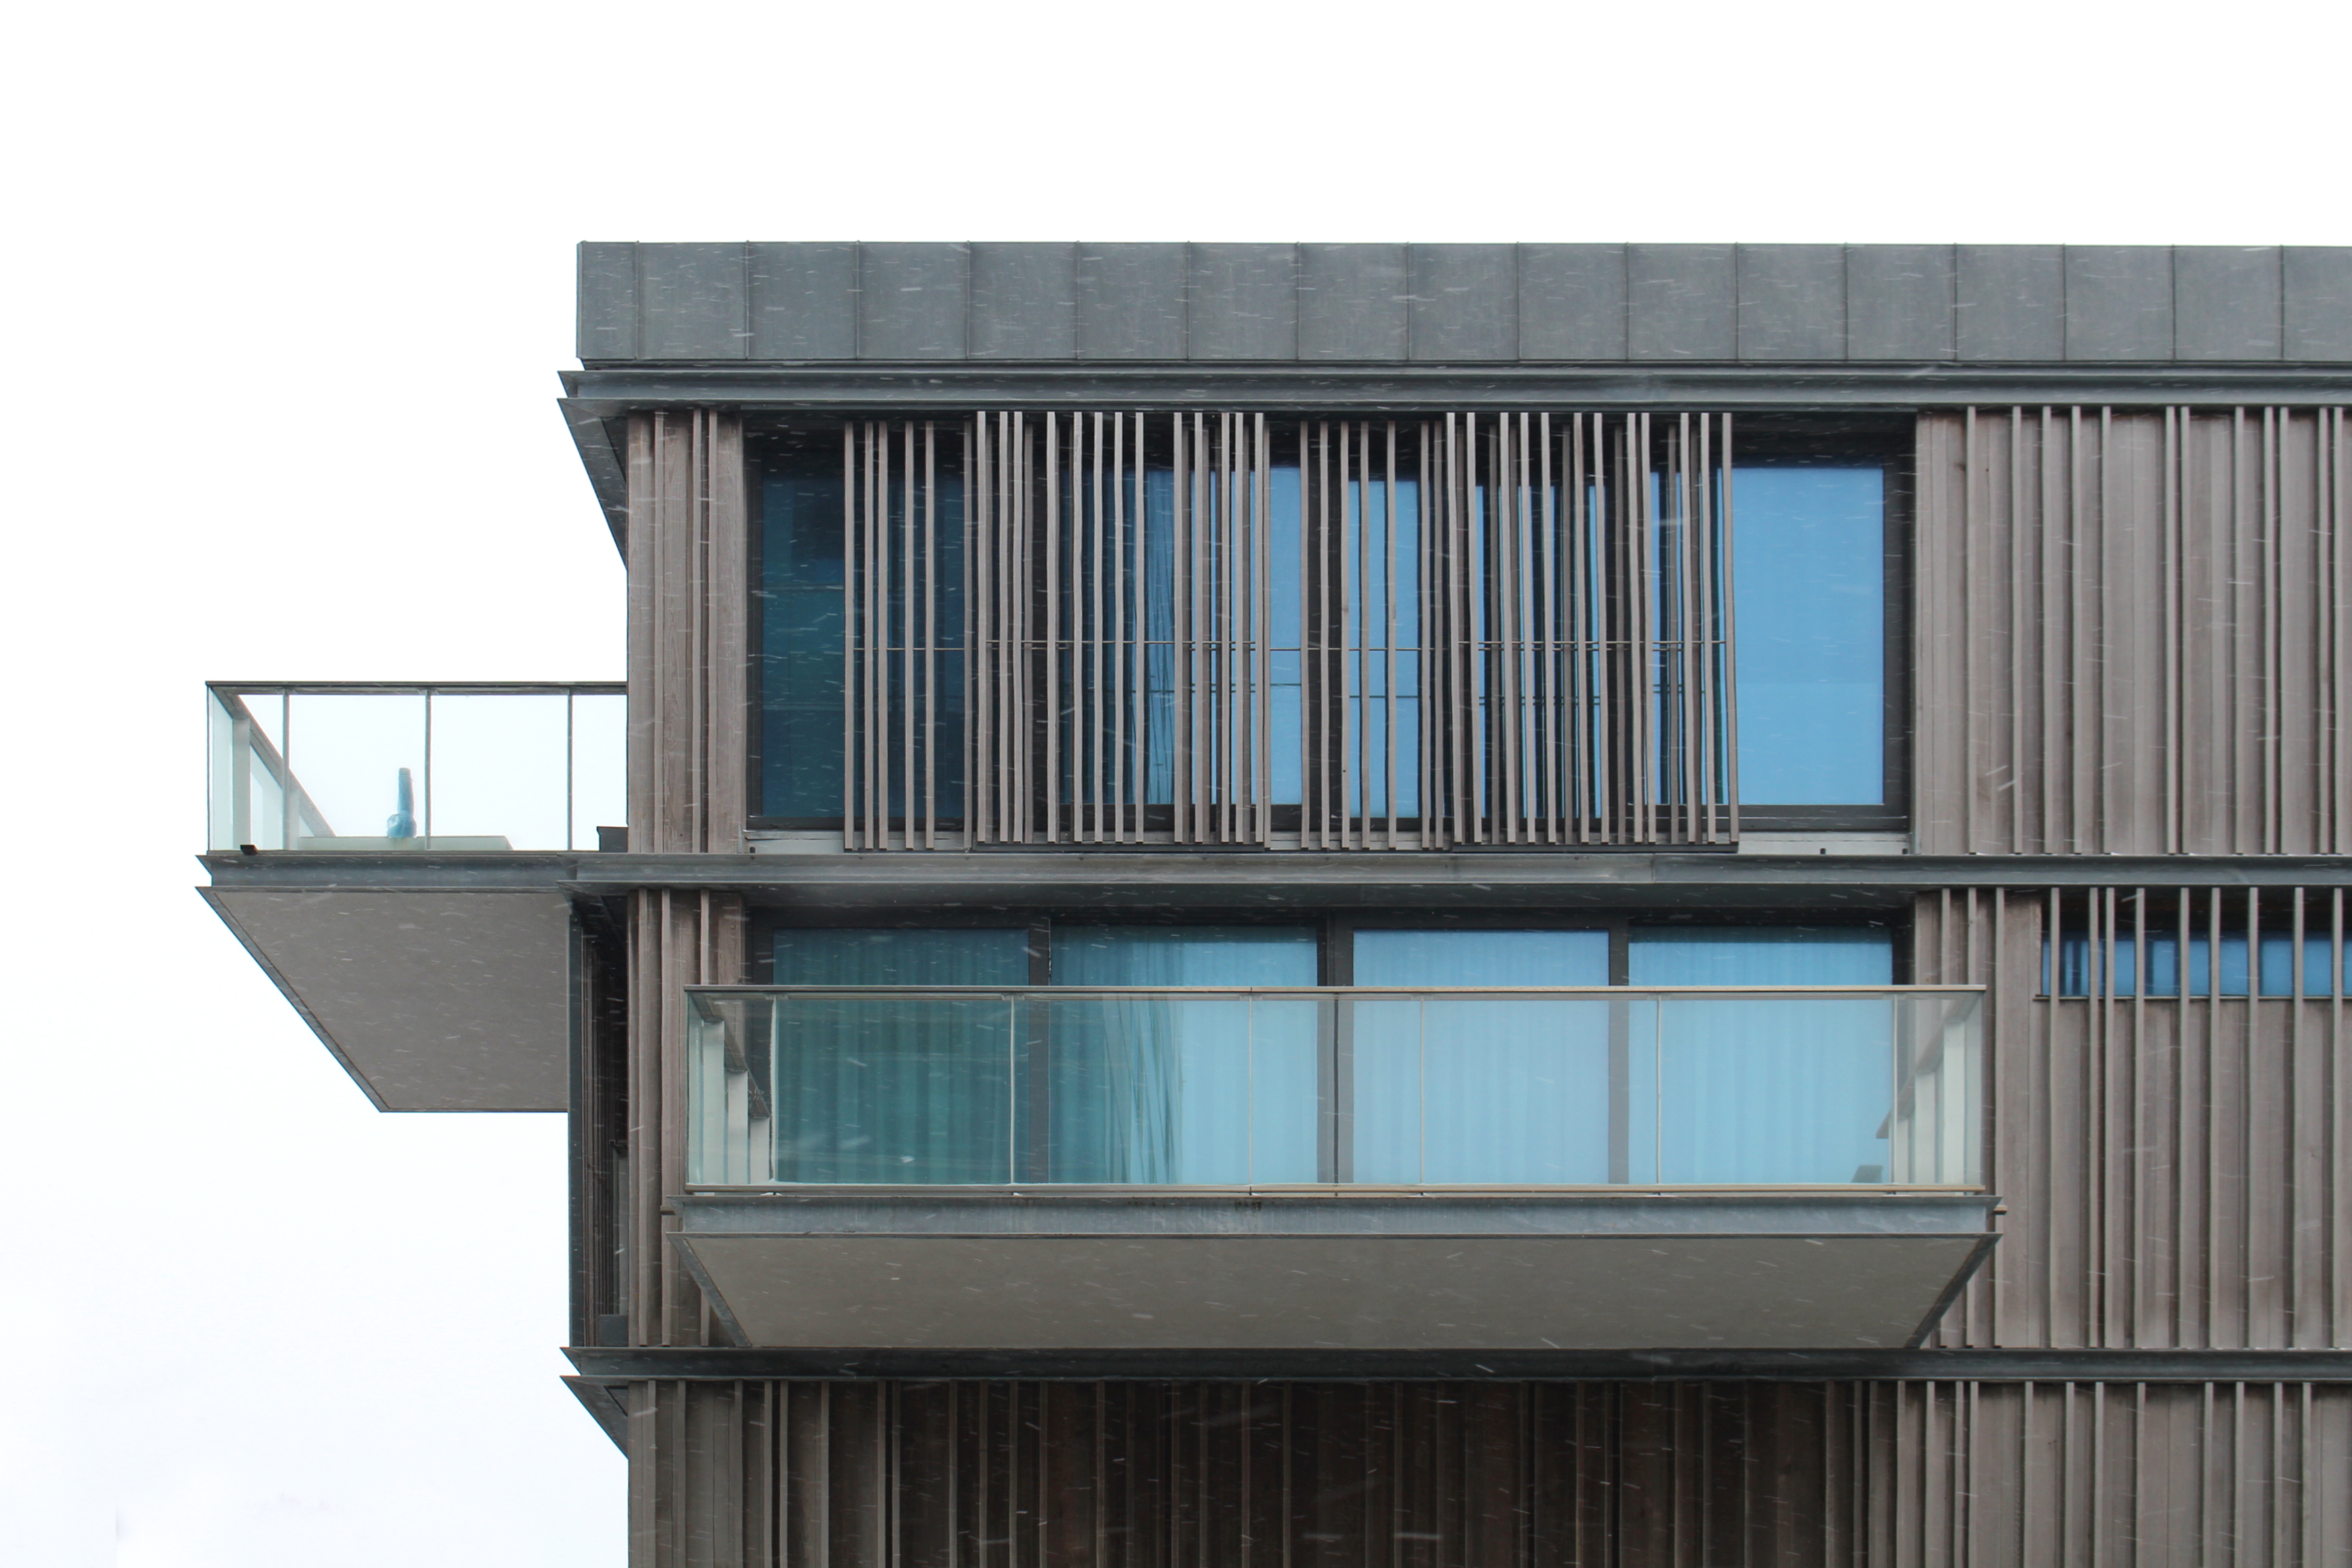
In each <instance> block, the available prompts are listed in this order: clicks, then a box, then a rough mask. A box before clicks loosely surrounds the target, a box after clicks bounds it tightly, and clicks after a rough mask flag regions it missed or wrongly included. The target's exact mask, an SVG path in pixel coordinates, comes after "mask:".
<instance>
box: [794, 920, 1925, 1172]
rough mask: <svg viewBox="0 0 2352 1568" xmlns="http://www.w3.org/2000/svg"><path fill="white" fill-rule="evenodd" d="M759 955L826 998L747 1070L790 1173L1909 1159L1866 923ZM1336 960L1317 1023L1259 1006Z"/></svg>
mask: <svg viewBox="0 0 2352 1568" xmlns="http://www.w3.org/2000/svg"><path fill="white" fill-rule="evenodd" d="M770 951H771V953H772V978H773V980H774V981H775V982H776V983H777V984H795V985H812V986H828V987H838V988H843V989H838V990H835V991H834V992H833V993H831V994H824V993H817V994H806V995H800V996H795V997H793V998H792V999H791V1000H790V1001H789V1003H788V1004H786V1006H787V1007H788V1009H789V1017H790V1026H789V1028H788V1029H786V1028H785V1027H784V1026H783V1025H782V1022H781V1020H782V1017H783V1016H784V1015H783V1014H781V1013H779V1014H774V1015H772V1017H773V1018H774V1019H775V1020H778V1021H777V1022H775V1023H774V1024H773V1025H772V1037H771V1038H770V1039H769V1040H768V1042H767V1043H768V1055H767V1058H766V1065H764V1066H762V1067H760V1068H755V1069H753V1071H752V1076H753V1079H754V1080H755V1083H756V1084H757V1085H758V1088H759V1095H758V1099H759V1102H760V1104H761V1105H762V1106H764V1107H772V1115H773V1118H774V1136H773V1146H774V1151H775V1159H776V1162H777V1166H776V1168H777V1171H778V1173H779V1175H780V1178H781V1179H783V1180H789V1181H801V1182H906V1181H922V1182H1003V1181H1007V1180H1024V1181H1033V1180H1034V1181H1050V1182H1059V1183H1081V1184H1085V1183H1102V1184H1136V1183H1149V1184H1158V1183H1178V1184H1244V1183H1311V1182H1317V1181H1327V1180H1342V1181H1354V1182H1370V1183H1392V1184H1407V1185H1410V1184H1420V1183H1440V1184H1492V1183H1507V1184H1524V1183H1529V1182H1537V1183H1564V1184H1624V1183H1628V1182H1672V1183H1681V1184H1747V1183H1759V1182H1763V1183H1788V1182H1801V1183H1822V1184H1841V1183H1846V1184H1850V1183H1874V1182H1879V1181H1883V1180H1885V1179H1886V1177H1887V1175H1888V1173H1889V1172H1890V1171H1891V1170H1893V1169H1895V1166H1896V1165H1898V1164H1900V1163H1901V1158H1900V1156H1901V1150H1900V1148H1898V1147H1897V1144H1898V1143H1900V1142H1901V1135H1900V1134H1899V1133H1897V1132H1896V1131H1895V1123H1896V1122H1897V1121H1901V1120H1902V1118H1901V1117H1899V1116H1898V1115H1897V1114H1896V1112H1897V1111H1898V1110H1900V1109H1901V1107H1900V1106H1899V1105H1898V1096H1897V1090H1896V1078H1897V1076H1898V1075H1899V1069H1900V1064H1901V1062H1902V1061H1903V1060H1904V1059H1906V1058H1903V1057H1902V1056H1901V1054H1900V1051H1899V1049H1898V1047H1899V1045H1900V1043H1901V1042H1902V1041H1903V1040H1904V1039H1905V1038H1906V1036H1905V1035H1904V1033H1903V1031H1904V1029H1905V1028H1906V1027H1909V1026H1908V1025H1902V1024H1899V1023H1898V1021H1897V1014H1898V1012H1899V1010H1900V1008H1901V1007H1902V1005H1903V1004H1900V1003H1898V1002H1897V1001H1896V1000H1895V998H1893V997H1891V996H1890V995H1888V994H1886V993H1885V992H1884V991H1883V990H1876V989H1874V988H1880V987H1885V986H1886V985H1889V984H1892V983H1893V981H1894V978H1895V954H1894V942H1893V933H1892V932H1891V931H1887V930H1886V929H1885V928H1871V927H1856V926H1802V925H1769V926H1759V925H1744V926H1726V925H1704V926H1702V925H1698V924H1696V923H1692V922H1684V921H1657V922H1643V921H1624V920H1622V919H1619V920H1611V921H1606V922H1603V923H1601V924H1597V925H1594V926H1591V927H1588V928H1585V929H1574V928H1559V929H1538V928H1532V927H1520V928H1509V927H1502V926H1479V927H1477V928H1475V929H1465V927H1463V926H1460V925H1439V924H1422V925H1407V924H1397V925H1393V926H1386V925H1382V926H1369V925H1368V926H1361V927H1358V926H1356V925H1354V924H1353V922H1352V921H1339V922H1333V923H1328V924H1326V925H1323V926H1321V927H1319V928H1318V927H1317V926H1311V925H1290V926H1283V925H1260V924H1238V923H1234V924H1150V925H1145V924H1131V925H1111V924H1097V923H1088V922H1078V921H1038V922H1037V923H1036V924H1035V925H1034V926H1003V927H966V928H891V929H843V928H801V927H785V928H782V929H777V930H775V931H772V935H771V942H770ZM1349 971H1352V980H1353V984H1354V986H1355V987H1357V989H1355V990H1353V991H1350V992H1349V993H1347V994H1346V995H1345V996H1344V999H1342V1000H1340V1001H1339V1002H1337V1003H1334V1002H1333V1001H1331V1000H1329V999H1328V998H1327V997H1318V996H1317V995H1314V994H1274V995H1268V994H1264V991H1265V988H1275V989H1276V990H1280V989H1282V988H1300V987H1308V986H1312V985H1314V984H1316V982H1317V980H1318V976H1322V975H1328V974H1332V973H1348V972H1349ZM1033 983H1044V984H1043V988H1041V989H1037V990H1025V989H1024V991H1022V992H1021V993H1020V994H1019V995H1018V996H1017V997H1014V996H1008V995H1006V994H1003V993H1002V992H999V993H997V994H988V993H986V992H985V991H982V992H981V993H979V994H957V993H955V992H952V991H940V990H936V989H934V990H931V991H930V993H929V994H905V995H877V996H874V997H871V998H870V999H869V998H866V997H860V996H859V995H857V994H856V993H857V991H858V989H859V988H862V987H865V986H894V987H901V988H904V987H917V988H936V987H950V986H959V985H965V986H974V987H1024V988H1025V987H1028V986H1030V985H1031V984H1033ZM1548 987H1568V988H1570V989H1569V990H1567V991H1566V992H1565V993H1564V994H1530V991H1531V989H1532V988H1548ZM1686 987H1703V988H1713V989H1711V990H1709V989H1702V990H1699V991H1696V992H1695V993H1694V992H1691V991H1688V990H1684V989H1679V988H1686ZM1790 987H1818V988H1824V989H1825V990H1826V991H1827V992H1828V993H1829V994H1811V995H1809V994H1802V993H1800V994H1793V995H1792V994H1790V993H1789V991H1788V990H1787V989H1785V988H1790ZM1578 988H1580V989H1578ZM1662 988H1676V989H1662ZM1838 988H1845V990H1846V992H1847V994H1837V991H1838ZM1743 992H1745V993H1746V994H1742V993H1743ZM1482 993H1484V994H1482ZM1922 1038H1925V1037H1924V1036H1923V1037H1922ZM759 1043H760V1042H758V1041H756V1040H755V1041H753V1042H752V1045H751V1049H752V1050H753V1053H754V1054H755V1055H757V1054H758V1047H759ZM1923 1059H1924V1058H1923ZM1318 1129H1319V1131H1318ZM1891 1139H1892V1140H1895V1141H1894V1142H1890V1140H1891ZM1016 1149H1018V1150H1021V1151H1024V1152H1020V1153H1018V1154H1017V1155H1016V1154H1015V1152H1013V1151H1015V1150H1016ZM1016 1167H1017V1172H1016ZM1912 1179H1918V1178H1917V1177H1916V1175H1915V1176H1914V1177H1913V1178H1912Z"/></svg>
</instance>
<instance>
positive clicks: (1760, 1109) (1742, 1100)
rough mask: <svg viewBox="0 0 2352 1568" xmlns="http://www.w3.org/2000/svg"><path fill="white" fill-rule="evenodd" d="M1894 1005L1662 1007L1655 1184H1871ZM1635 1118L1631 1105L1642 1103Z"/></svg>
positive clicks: (1668, 1002) (1888, 1074)
mask: <svg viewBox="0 0 2352 1568" xmlns="http://www.w3.org/2000/svg"><path fill="white" fill-rule="evenodd" d="M1893 1010H1894V1004H1893V1003H1892V1002H1891V1001H1888V1000H1886V999H1885V998H1882V997H1867V998H1852V999H1848V998H1836V999H1822V1000H1813V999H1809V998H1795V997H1786V998H1784V997H1775V998H1772V999H1771V1000H1769V1002H1759V1001H1757V1000H1754V999H1746V1000H1741V999H1726V1000H1722V1001H1712V1000H1709V1001H1699V1000H1693V999H1685V998H1669V999H1665V1000H1663V1001H1661V1002H1660V1003H1659V1004H1658V1005H1657V1017H1658V1032H1657V1036H1656V1038H1655V1043H1654V1045H1651V1044H1650V1043H1649V1042H1643V1041H1637V1042H1636V1043H1635V1048H1634V1051H1633V1075H1632V1076H1633V1078H1634V1079H1636V1080H1637V1081H1638V1080H1640V1079H1643V1078H1645V1077H1647V1076H1648V1064H1646V1063H1645V1062H1644V1061H1643V1058H1644V1057H1646V1056H1648V1055H1649V1054H1650V1053H1651V1051H1653V1050H1654V1052H1655V1058H1656V1065H1655V1071H1656V1083H1657V1090H1656V1097H1655V1101H1654V1107H1655V1109H1654V1116H1655V1118H1656V1125H1657V1134H1656V1136H1657V1164H1658V1176H1657V1179H1658V1180H1659V1181H1662V1182H1684V1183H1699V1184H1711V1183H1718V1182H1720V1183H1743V1182H1774V1183H1779V1182H1801V1183H1816V1182H1819V1183H1831V1182H1877V1181H1884V1180H1885V1178H1886V1164H1887V1141H1886V1133H1887V1129H1888V1125H1889V1122H1890V1116H1891V1112H1892V1111H1893V1109H1894V1076H1893V1068H1894V1061H1893V1053H1892V1050H1891V1048H1890V1042H1891V1041H1892V1040H1893V1038H1894V1011H1893ZM1637 1114H1638V1110H1637Z"/></svg>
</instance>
